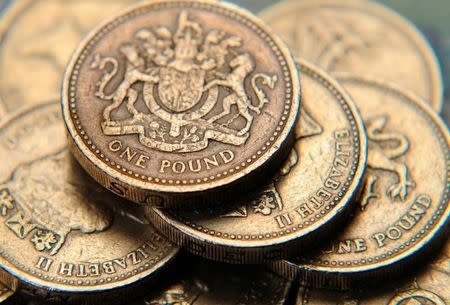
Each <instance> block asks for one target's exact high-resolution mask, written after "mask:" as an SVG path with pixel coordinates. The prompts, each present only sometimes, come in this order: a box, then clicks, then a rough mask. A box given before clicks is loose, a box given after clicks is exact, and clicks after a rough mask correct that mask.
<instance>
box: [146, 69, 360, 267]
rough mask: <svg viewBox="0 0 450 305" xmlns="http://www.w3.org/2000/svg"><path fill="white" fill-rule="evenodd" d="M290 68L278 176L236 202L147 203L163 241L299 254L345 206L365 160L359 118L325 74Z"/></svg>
mask: <svg viewBox="0 0 450 305" xmlns="http://www.w3.org/2000/svg"><path fill="white" fill-rule="evenodd" d="M298 66H299V71H300V73H301V74H302V88H304V89H303V90H304V91H303V105H304V108H303V111H302V112H301V114H300V119H299V122H298V123H297V126H296V127H297V132H296V134H297V136H298V139H297V142H296V144H295V146H294V149H293V150H292V152H291V155H290V158H289V160H288V161H287V162H286V164H285V165H284V166H283V167H282V169H281V170H280V172H279V174H278V177H277V178H276V179H275V180H273V182H272V183H269V184H268V185H266V186H265V187H264V189H263V190H262V191H260V192H257V193H253V194H250V195H249V196H247V198H245V199H243V200H242V201H241V202H240V203H239V204H236V202H229V200H228V199H223V200H222V202H223V204H220V205H219V207H215V208H214V209H209V210H208V209H197V210H193V211H176V210H173V209H165V208H159V207H147V208H146V214H147V216H148V218H149V219H150V221H151V222H152V223H153V224H155V226H156V227H157V228H158V229H160V230H161V231H162V232H163V233H164V234H166V235H167V236H169V237H170V238H171V240H174V241H175V242H176V243H178V244H179V245H183V246H185V247H186V248H187V249H188V250H189V251H191V252H193V253H195V254H198V255H202V256H205V257H208V258H212V259H215V260H220V261H226V262H230V263H248V262H260V261H266V260H271V259H276V258H280V257H286V256H287V255H290V254H294V253H298V252H301V251H303V250H304V248H303V247H302V246H303V245H304V244H306V243H307V241H311V240H312V238H315V237H317V236H318V235H319V233H326V232H327V231H329V230H330V229H332V228H334V225H335V224H336V223H337V222H338V221H339V220H340V219H341V218H342V216H344V215H345V212H346V211H348V209H349V208H350V207H351V203H352V199H354V196H355V195H356V193H357V190H358V186H359V184H360V181H361V178H362V175H363V171H364V168H365V164H366V153H367V151H366V145H367V143H366V134H365V132H364V128H363V123H362V120H361V118H360V116H359V113H358V111H357V110H356V107H355V106H354V104H353V102H352V100H351V99H350V97H349V96H348V95H347V94H346V93H345V90H344V89H343V88H342V87H341V86H340V85H338V84H337V83H336V82H335V81H334V80H333V79H332V78H331V77H329V76H328V75H327V74H326V73H325V72H322V71H321V70H320V69H318V68H316V67H315V66H312V65H310V64H308V63H307V62H303V61H300V62H299V64H298ZM226 200H228V201H226ZM230 203H231V204H232V205H231V206H235V207H236V208H235V209H234V210H231V209H230ZM233 203H234V204H233Z"/></svg>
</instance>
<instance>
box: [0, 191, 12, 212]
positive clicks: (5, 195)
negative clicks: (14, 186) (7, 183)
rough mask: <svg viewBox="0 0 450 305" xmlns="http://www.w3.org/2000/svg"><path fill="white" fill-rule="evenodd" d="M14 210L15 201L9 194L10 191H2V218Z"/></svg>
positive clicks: (0, 197) (0, 205)
mask: <svg viewBox="0 0 450 305" xmlns="http://www.w3.org/2000/svg"><path fill="white" fill-rule="evenodd" d="M13 208H14V199H13V198H12V197H11V195H10V194H9V191H8V190H6V189H5V190H2V191H0V213H1V214H2V216H6V214H7V213H8V210H12V209H13Z"/></svg>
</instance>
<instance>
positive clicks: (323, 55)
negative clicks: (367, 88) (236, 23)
mask: <svg viewBox="0 0 450 305" xmlns="http://www.w3.org/2000/svg"><path fill="white" fill-rule="evenodd" d="M261 16H262V17H263V19H265V20H266V21H267V22H268V23H269V24H270V25H271V26H272V27H273V28H274V30H275V31H276V32H278V33H280V34H281V35H282V37H283V38H284V39H285V41H286V42H287V43H288V45H289V46H290V48H291V49H292V50H293V52H294V54H295V55H297V56H302V57H304V58H306V59H309V60H311V61H313V62H314V63H316V64H318V65H319V66H321V67H323V68H324V69H326V70H327V71H331V72H332V74H333V73H334V72H352V73H355V74H358V75H371V76H375V77H379V78H381V79H386V80H388V81H392V82H395V83H398V84H399V85H401V86H402V87H404V88H408V89H410V90H414V91H415V93H416V94H419V95H420V96H421V97H423V98H425V99H426V100H427V101H429V102H430V103H431V104H432V105H433V108H434V109H435V110H441V108H442V101H443V81H442V77H441V71H440V67H439V63H438V61H437V59H436V56H435V54H434V52H433V50H432V48H431V46H430V45H429V44H428V42H427V41H426V39H425V38H424V37H423V36H422V34H421V33H420V32H419V31H418V30H417V29H416V28H415V27H414V25H412V24H411V23H410V22H409V21H407V20H405V19H404V18H403V17H401V16H400V15H398V14H397V13H395V12H393V11H391V10H390V9H388V8H386V7H385V6H383V5H381V4H377V3H375V2H373V1H361V0H303V1H285V2H282V3H280V4H278V5H276V6H273V7H269V8H268V9H266V10H265V11H264V12H263V13H262V14H261Z"/></svg>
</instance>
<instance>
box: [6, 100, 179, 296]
mask: <svg viewBox="0 0 450 305" xmlns="http://www.w3.org/2000/svg"><path fill="white" fill-rule="evenodd" d="M0 155H1V159H2V162H1V165H0V168H1V171H0V173H1V182H0V211H1V213H0V234H1V236H2V238H1V239H0V257H1V260H0V262H1V263H2V266H1V267H2V269H4V270H6V271H7V272H9V273H10V274H12V275H13V276H14V277H16V278H17V279H19V280H20V288H21V289H25V290H28V291H31V292H32V293H36V294H39V295H42V294H44V295H45V292H44V291H47V290H48V291H51V293H49V294H50V295H52V294H54V293H57V294H61V295H62V296H61V298H62V300H64V301H66V302H70V301H75V300H78V298H81V297H88V296H89V297H92V298H95V297H97V296H98V294H103V293H105V294H106V293H109V292H111V293H112V292H114V290H115V289H117V290H120V289H121V288H123V289H127V288H128V287H131V285H133V284H136V285H137V284H138V282H139V281H140V280H143V279H149V278H150V277H151V276H153V275H155V274H156V273H157V272H158V271H159V270H160V269H161V268H162V267H164V266H165V265H166V264H167V263H168V262H170V261H171V260H172V259H173V258H174V257H175V254H176V253H177V251H178V249H177V247H175V246H173V245H172V244H171V243H170V242H169V241H168V240H167V239H165V238H163V237H162V236H160V235H159V234H158V233H157V232H156V231H155V229H154V228H153V227H152V226H150V225H144V224H141V223H137V222H134V221H131V220H130V219H128V218H126V217H124V216H122V215H120V214H119V213H115V214H114V213H112V212H113V210H114V209H117V208H120V205H119V204H118V200H119V201H120V199H118V198H116V196H114V195H113V194H111V193H109V192H107V191H106V190H104V189H103V188H102V187H101V186H99V185H97V184H96V183H95V182H93V181H92V179H91V178H90V177H89V176H88V175H87V174H86V173H85V172H84V171H83V170H82V169H81V168H80V166H79V165H78V163H77V162H76V161H75V160H74V159H73V158H72V157H71V154H70V152H69V150H68V147H67V142H66V136H65V130H64V125H63V123H62V120H61V114H60V104H59V103H52V104H44V105H42V106H34V107H33V108H32V109H30V110H28V111H26V112H23V113H20V114H18V115H16V116H15V117H12V118H11V119H8V120H6V121H4V122H3V123H2V124H1V126H0Z"/></svg>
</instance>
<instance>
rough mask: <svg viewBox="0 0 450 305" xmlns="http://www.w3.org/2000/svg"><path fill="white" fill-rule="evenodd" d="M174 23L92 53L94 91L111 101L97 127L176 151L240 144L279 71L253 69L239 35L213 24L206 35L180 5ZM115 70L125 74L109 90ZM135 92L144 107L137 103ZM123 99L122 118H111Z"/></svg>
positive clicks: (243, 141)
mask: <svg viewBox="0 0 450 305" xmlns="http://www.w3.org/2000/svg"><path fill="white" fill-rule="evenodd" d="M177 23H178V24H177V29H176V30H175V31H174V32H172V31H171V30H170V29H169V28H167V27H165V26H159V27H155V28H152V29H147V28H142V29H140V30H138V31H137V32H136V33H135V35H134V41H133V42H131V43H126V44H123V45H122V46H121V48H120V53H121V56H120V57H118V58H116V57H103V56H102V55H100V54H96V56H95V58H94V61H93V62H92V65H91V68H92V69H100V70H102V71H103V76H102V77H101V78H100V80H99V81H98V84H97V90H96V92H95V95H96V96H97V97H98V98H100V99H102V100H104V101H107V102H109V103H110V104H108V105H107V106H106V107H105V108H104V111H103V121H102V130H103V133H104V134H105V135H115V136H121V135H137V136H138V138H139V142H140V144H142V145H143V146H145V147H149V148H152V149H156V150H159V151H163V152H175V153H186V152H196V151H201V150H203V149H205V148H207V147H208V144H209V142H210V141H217V142H221V143H224V144H229V145H234V146H241V145H243V144H245V142H246V141H247V139H248V137H249V132H250V130H251V128H252V123H253V121H254V119H255V117H257V116H258V115H259V114H260V113H261V111H262V110H263V108H264V107H265V105H266V104H268V103H270V101H269V99H268V97H267V95H266V91H265V90H271V89H274V88H275V86H276V83H277V76H276V75H269V74H265V73H253V72H254V70H255V68H256V63H255V60H254V59H253V57H252V55H251V54H249V53H239V52H238V51H236V49H237V48H239V47H241V46H242V45H243V42H242V39H241V38H239V37H237V36H232V35H228V34H227V33H226V32H224V31H222V30H216V29H213V30H210V31H209V32H207V33H205V31H204V29H203V27H202V25H201V24H199V23H197V22H195V21H194V20H192V19H191V18H190V17H189V14H188V13H187V12H186V11H182V12H181V13H180V14H179V16H178V20H177ZM123 59H124V61H125V63H123V62H122V61H123ZM122 65H124V68H123V69H122V68H121V66H122ZM121 71H124V72H121ZM119 73H123V74H124V75H123V80H122V81H121V82H120V84H118V85H117V86H116V89H115V91H113V92H112V93H109V94H108V93H107V92H106V91H108V89H107V88H110V86H111V84H112V83H114V82H113V79H115V77H117V76H118V74H119ZM252 73H253V74H252ZM247 79H248V81H247ZM138 83H141V84H143V87H140V88H142V89H137V86H135V85H137V84H138ZM249 87H250V88H249ZM219 88H223V89H224V90H225V91H226V94H225V95H223V94H220V92H219ZM141 94H142V98H143V100H144V104H145V110H143V109H142V108H138V107H136V102H137V101H138V99H139V98H140V95H141ZM250 94H254V95H255V96H256V97H257V103H255V104H254V103H253V102H252V100H251V99H250V98H249V95H250ZM125 102H126V109H127V111H128V117H126V118H123V117H121V118H118V117H115V116H114V112H115V110H117V109H118V108H119V107H121V106H122V104H124V103H125ZM234 107H235V108H236V109H237V112H234V111H232V110H233V109H234ZM239 118H241V120H238V119H239ZM242 119H243V120H242Z"/></svg>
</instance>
